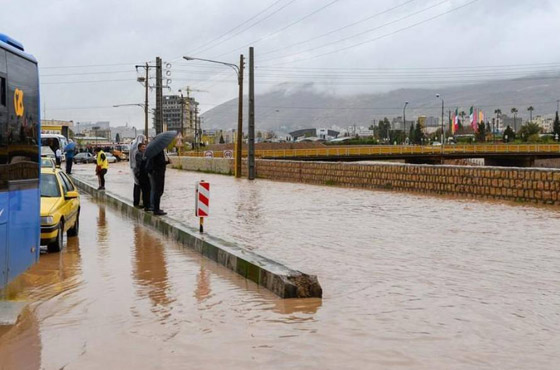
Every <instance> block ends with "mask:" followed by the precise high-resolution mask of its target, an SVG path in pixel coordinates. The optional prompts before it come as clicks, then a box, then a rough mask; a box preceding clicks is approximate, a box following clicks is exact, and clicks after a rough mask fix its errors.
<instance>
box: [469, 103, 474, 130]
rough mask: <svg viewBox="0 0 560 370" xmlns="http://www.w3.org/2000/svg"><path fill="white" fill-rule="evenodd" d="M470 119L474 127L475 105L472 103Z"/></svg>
mask: <svg viewBox="0 0 560 370" xmlns="http://www.w3.org/2000/svg"><path fill="white" fill-rule="evenodd" d="M469 121H470V124H471V127H473V128H474V107H473V106H472V105H471V110H470V112H469Z"/></svg>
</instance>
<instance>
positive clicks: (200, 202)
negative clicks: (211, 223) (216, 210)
mask: <svg viewBox="0 0 560 370" xmlns="http://www.w3.org/2000/svg"><path fill="white" fill-rule="evenodd" d="M195 189H196V194H195V205H194V209H195V216H196V217H207V216H208V214H209V210H210V183H209V182H206V181H204V180H202V181H199V182H197V183H196V187H195Z"/></svg>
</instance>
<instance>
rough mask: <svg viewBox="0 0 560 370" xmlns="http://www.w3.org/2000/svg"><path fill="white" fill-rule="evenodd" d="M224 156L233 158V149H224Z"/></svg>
mask: <svg viewBox="0 0 560 370" xmlns="http://www.w3.org/2000/svg"><path fill="white" fill-rule="evenodd" d="M224 158H228V159H231V158H233V150H224Z"/></svg>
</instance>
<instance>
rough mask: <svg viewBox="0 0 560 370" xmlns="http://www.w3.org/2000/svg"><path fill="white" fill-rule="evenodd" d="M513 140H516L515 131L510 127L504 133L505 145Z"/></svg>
mask: <svg viewBox="0 0 560 370" xmlns="http://www.w3.org/2000/svg"><path fill="white" fill-rule="evenodd" d="M513 140H515V131H513V129H512V128H511V127H509V125H508V127H506V129H505V131H504V143H509V142H510V141H513Z"/></svg>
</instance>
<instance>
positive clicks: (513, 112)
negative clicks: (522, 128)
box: [511, 107, 519, 131]
mask: <svg viewBox="0 0 560 370" xmlns="http://www.w3.org/2000/svg"><path fill="white" fill-rule="evenodd" d="M517 112H519V111H518V110H517V108H515V107H513V108H511V114H513V130H514V131H517Z"/></svg>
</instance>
